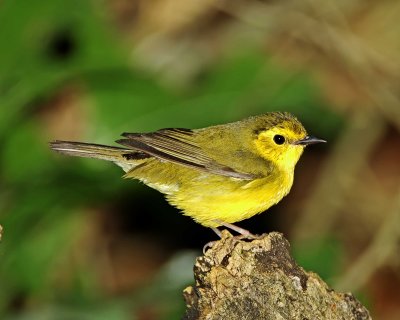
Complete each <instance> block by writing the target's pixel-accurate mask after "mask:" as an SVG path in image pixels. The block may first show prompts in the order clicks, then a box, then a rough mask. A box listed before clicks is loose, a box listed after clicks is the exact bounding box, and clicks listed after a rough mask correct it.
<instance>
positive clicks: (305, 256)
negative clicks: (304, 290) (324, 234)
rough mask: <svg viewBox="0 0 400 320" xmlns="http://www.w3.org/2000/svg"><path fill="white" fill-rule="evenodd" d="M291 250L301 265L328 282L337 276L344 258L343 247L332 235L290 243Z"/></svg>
mask: <svg viewBox="0 0 400 320" xmlns="http://www.w3.org/2000/svg"><path fill="white" fill-rule="evenodd" d="M292 252H293V256H294V258H295V260H296V261H297V263H298V264H299V265H300V266H301V267H303V268H304V269H305V270H307V271H313V272H315V273H317V274H318V275H319V276H320V277H321V278H322V279H324V280H325V281H326V282H328V283H332V279H333V278H334V277H335V276H337V274H338V272H339V271H340V267H341V265H342V261H343V259H344V256H343V255H344V250H343V247H342V245H341V243H340V242H339V241H337V240H336V239H334V238H333V237H331V238H329V237H328V238H324V239H314V241H312V242H304V243H300V244H299V243H297V244H292Z"/></svg>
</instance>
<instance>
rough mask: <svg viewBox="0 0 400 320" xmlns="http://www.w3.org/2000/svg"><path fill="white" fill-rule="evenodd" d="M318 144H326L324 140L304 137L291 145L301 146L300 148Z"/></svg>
mask: <svg viewBox="0 0 400 320" xmlns="http://www.w3.org/2000/svg"><path fill="white" fill-rule="evenodd" d="M320 142H326V141H325V140H322V139H319V138H316V137H313V136H306V137H305V138H303V139H300V140H297V141H295V142H294V143H293V144H294V145H298V144H299V145H302V146H308V145H309V144H316V143H320Z"/></svg>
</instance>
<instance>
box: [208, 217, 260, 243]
mask: <svg viewBox="0 0 400 320" xmlns="http://www.w3.org/2000/svg"><path fill="white" fill-rule="evenodd" d="M215 222H216V223H218V224H220V225H221V226H224V227H225V228H228V229H231V230H233V231H235V232H237V233H239V235H238V236H235V238H237V239H258V238H259V236H258V235H256V234H252V233H251V232H250V231H249V230H246V229H243V228H240V227H238V226H235V225H234V224H232V223H228V222H224V221H221V220H215ZM213 229H216V228H213ZM217 230H218V229H217ZM214 231H215V230H214ZM218 231H219V230H218ZM219 232H220V231H219ZM220 233H221V232H220Z"/></svg>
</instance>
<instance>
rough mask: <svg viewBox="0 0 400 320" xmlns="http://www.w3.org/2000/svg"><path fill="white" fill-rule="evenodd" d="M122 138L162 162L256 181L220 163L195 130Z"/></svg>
mask: <svg viewBox="0 0 400 320" xmlns="http://www.w3.org/2000/svg"><path fill="white" fill-rule="evenodd" d="M122 136H123V137H125V138H126V139H120V140H117V141H116V142H117V143H119V144H121V145H124V146H127V147H130V148H133V149H135V150H139V151H142V152H144V153H147V154H149V155H152V156H154V157H156V158H159V159H162V160H166V161H170V162H174V163H178V164H180V165H183V166H187V167H192V168H195V169H198V170H202V171H206V172H211V173H214V174H219V175H223V176H227V177H232V178H239V179H244V180H252V179H254V178H255V176H254V175H252V174H249V173H243V172H238V171H236V170H234V169H232V168H230V167H228V166H225V165H222V164H220V163H218V162H217V161H216V160H215V159H213V158H212V156H210V155H209V154H207V153H206V152H204V150H203V149H202V148H201V147H200V146H199V145H198V144H197V143H196V141H195V139H194V132H193V131H192V130H188V129H162V130H158V131H156V132H152V133H123V134H122ZM210 143H212V142H210Z"/></svg>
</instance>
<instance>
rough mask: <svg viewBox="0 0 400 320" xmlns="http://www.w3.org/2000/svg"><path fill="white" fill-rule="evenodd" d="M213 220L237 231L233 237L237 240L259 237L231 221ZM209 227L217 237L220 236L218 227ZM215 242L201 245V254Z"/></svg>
mask: <svg viewBox="0 0 400 320" xmlns="http://www.w3.org/2000/svg"><path fill="white" fill-rule="evenodd" d="M215 222H216V223H218V224H220V225H221V226H224V227H225V228H228V229H231V230H233V231H235V232H237V233H239V235H237V236H234V238H235V239H238V240H242V239H252V240H254V239H259V238H260V236H259V235H256V234H252V233H251V232H250V231H249V230H246V229H243V228H240V227H238V226H235V225H234V224H231V223H228V222H224V221H221V220H215ZM211 229H212V230H213V231H214V232H215V233H216V234H217V236H218V237H220V238H222V233H221V231H220V230H219V229H218V228H216V227H212V228H211ZM216 242H217V241H210V242H207V243H206V244H205V245H204V247H203V254H205V253H206V251H207V250H208V249H211V248H212V247H213V246H214V244H215V243H216Z"/></svg>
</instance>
